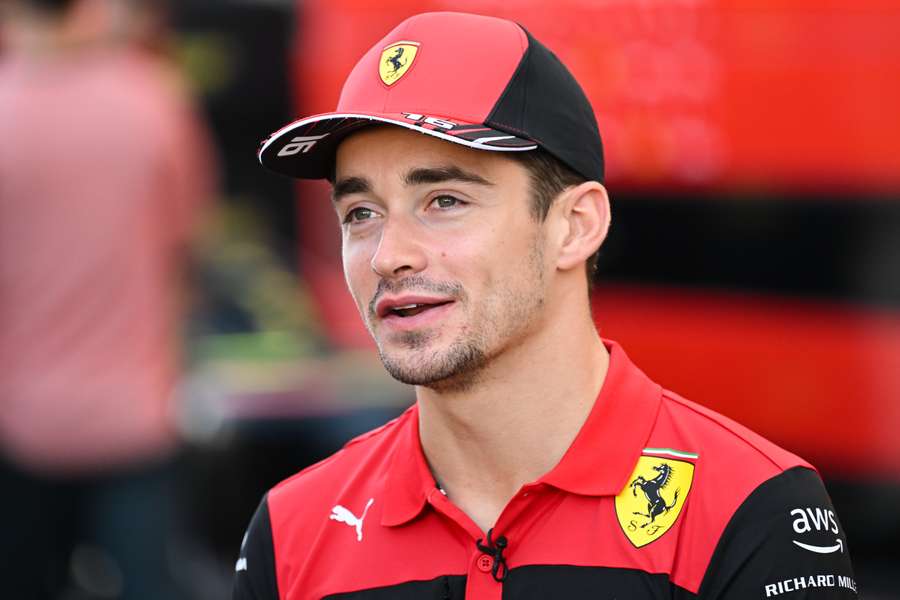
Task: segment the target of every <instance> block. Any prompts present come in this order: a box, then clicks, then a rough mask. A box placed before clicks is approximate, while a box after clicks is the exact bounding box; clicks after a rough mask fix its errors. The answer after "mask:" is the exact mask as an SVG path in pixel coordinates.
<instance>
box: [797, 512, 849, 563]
mask: <svg viewBox="0 0 900 600" xmlns="http://www.w3.org/2000/svg"><path fill="white" fill-rule="evenodd" d="M791 516H792V517H793V518H794V522H793V527H794V532H795V533H798V534H804V533H810V532H812V531H821V532H831V533H833V534H835V535H837V534H838V533H839V532H840V530H839V529H838V525H837V517H836V516H835V514H834V511H833V510H830V509H826V508H818V507H816V508H811V507H808V508H795V509H793V510H792V511H791ZM791 541H792V542H793V543H794V545H795V546H798V547H800V548H803V549H804V550H809V551H810V552H815V553H816V554H831V553H832V552H838V551H840V552H843V551H844V541H843V540H842V539H841V538H839V537H838V538H835V540H834V544H833V545H828V546H817V545H813V544H807V543H805V542H800V541H798V540H791Z"/></svg>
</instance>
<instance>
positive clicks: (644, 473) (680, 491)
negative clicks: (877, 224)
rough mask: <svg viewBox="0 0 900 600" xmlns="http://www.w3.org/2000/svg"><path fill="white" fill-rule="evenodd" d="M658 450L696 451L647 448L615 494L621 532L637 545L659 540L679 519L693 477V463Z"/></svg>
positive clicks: (684, 454) (685, 454)
mask: <svg viewBox="0 0 900 600" xmlns="http://www.w3.org/2000/svg"><path fill="white" fill-rule="evenodd" d="M651 451H653V452H655V453H657V454H664V455H675V456H678V457H679V458H681V456H685V458H693V459H695V460H696V458H697V455H696V454H691V453H688V452H683V451H678V450H671V449H668V448H663V449H659V448H648V449H647V450H645V454H644V455H643V456H641V457H640V458H639V459H638V462H637V465H635V467H634V472H633V473H632V474H631V477H629V478H628V480H627V481H628V482H629V483H628V485H626V486H625V489H623V490H622V491H621V492H619V495H618V496H616V502H615V504H616V518H617V519H618V521H619V526H620V527H621V528H622V533H624V534H625V536H626V537H627V538H628V540H629V541H630V542H631V543H632V544H634V546H635V547H636V548H640V547H642V546H646V545H647V544H649V543H651V542H655V541H656V540H658V539H659V538H660V537H661V536H662V535H663V534H664V533H665V532H666V531H668V530H669V529H671V528H672V527H673V526H674V525H675V523H676V522H677V521H678V516H679V515H680V514H681V510H682V509H683V508H684V503H685V501H686V500H687V498H688V495H689V494H690V491H691V483H693V480H694V463H693V462H688V461H687V460H676V459H673V458H664V457H663V456H659V455H656V456H654V455H649V456H648V454H647V453H649V452H651Z"/></svg>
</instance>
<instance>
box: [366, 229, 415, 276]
mask: <svg viewBox="0 0 900 600" xmlns="http://www.w3.org/2000/svg"><path fill="white" fill-rule="evenodd" d="M427 264H428V260H427V257H426V254H425V250H424V248H423V247H422V245H421V243H420V242H419V241H418V239H417V236H416V232H415V227H414V225H413V224H412V223H409V222H405V221H403V220H401V219H396V218H395V219H390V218H388V219H387V220H386V222H385V223H384V225H383V226H382V228H381V239H380V240H379V241H378V247H377V248H376V249H375V254H374V255H373V256H372V263H371V265H372V270H373V271H375V273H377V274H378V275H380V276H381V277H384V278H385V279H391V278H394V277H397V276H403V275H409V274H412V273H418V272H420V271H422V270H424V269H425V266H426V265H427Z"/></svg>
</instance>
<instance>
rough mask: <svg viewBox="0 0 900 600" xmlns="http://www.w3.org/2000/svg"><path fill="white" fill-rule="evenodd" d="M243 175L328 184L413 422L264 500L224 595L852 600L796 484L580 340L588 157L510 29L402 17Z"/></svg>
mask: <svg viewBox="0 0 900 600" xmlns="http://www.w3.org/2000/svg"><path fill="white" fill-rule="evenodd" d="M400 49H402V50H403V52H400V51H399V50H400ZM260 159H261V161H262V163H263V164H264V165H266V166H268V167H269V168H271V169H273V170H275V171H278V172H281V173H284V174H288V175H292V176H295V177H304V178H328V179H330V180H331V182H332V183H333V200H334V206H335V210H336V211H337V215H338V219H339V221H340V223H341V228H342V235H343V262H344V271H345V275H346V279H347V284H348V286H349V288H350V291H351V293H352V295H353V297H354V299H355V301H356V304H357V306H358V308H359V311H360V314H361V315H362V317H363V319H364V321H365V323H366V325H367V327H368V329H369V331H370V332H371V334H372V336H373V338H374V339H375V341H376V343H377V345H378V350H379V353H380V355H381V359H382V361H383V363H384V365H385V367H386V368H387V370H388V371H389V372H390V373H391V375H392V376H394V377H395V378H397V379H399V380H400V381H403V382H406V383H408V384H411V385H414V386H416V396H417V402H416V404H415V405H414V406H413V407H412V408H410V409H409V410H407V411H406V412H405V413H404V414H403V415H402V416H401V417H399V418H398V419H397V420H395V421H392V422H391V423H388V424H387V425H385V426H384V427H382V428H380V429H378V430H375V431H373V432H371V433H369V434H366V435H363V436H361V437H359V438H357V439H355V440H353V441H351V442H350V443H349V444H347V446H346V447H345V448H344V449H343V450H342V451H340V452H338V453H337V454H335V455H334V456H332V457H330V458H328V459H327V460H325V461H323V462H321V463H319V464H317V465H314V466H312V467H309V468H308V469H306V470H304V471H302V472H301V473H299V474H298V475H296V476H294V477H292V478H291V479H288V480H287V481H285V482H283V483H281V484H279V485H278V486H276V487H275V488H273V489H272V490H271V491H270V492H269V493H268V494H267V496H266V498H265V499H264V500H263V502H262V503H261V505H260V507H259V509H258V511H257V513H256V515H255V516H254V518H253V520H252V522H251V524H250V528H249V530H248V532H247V536H246V537H245V539H244V542H243V545H242V550H241V554H240V557H239V559H238V562H237V566H236V571H237V573H236V580H235V594H234V597H235V598H236V599H239V600H244V599H255V600H264V599H265V600H268V599H275V598H281V599H283V600H299V599H319V598H354V599H367V598H391V599H394V598H417V599H418V598H445V599H449V598H464V597H465V598H468V599H488V598H492V599H500V598H508V599H513V598H515V599H522V598H566V599H577V598H610V599H611V598H628V599H629V600H636V599H643V598H647V599H649V598H663V597H674V598H729V599H733V598H771V597H779V596H784V597H786V598H853V597H855V595H856V592H855V583H854V582H853V579H852V572H851V567H850V562H849V558H848V554H847V548H846V540H845V539H844V537H843V533H842V530H841V528H840V524H839V522H838V520H837V518H836V516H835V514H834V511H833V509H832V507H831V503H830V500H829V499H828V496H827V494H826V493H825V491H824V489H823V487H822V484H821V481H820V479H819V478H818V476H817V475H816V473H815V471H814V470H812V468H811V467H810V466H809V465H808V464H807V463H805V462H804V461H803V460H801V459H799V458H797V457H795V456H793V455H791V454H789V453H788V452H785V451H784V450H781V449H779V448H777V447H776V446H774V445H773V444H771V443H769V442H767V441H766V440H764V439H762V438H760V437H759V436H757V435H755V434H753V433H751V432H750V431H747V430H746V429H744V428H743V427H741V426H740V425H737V424H736V423H733V422H731V421H729V420H728V419H726V418H724V417H722V416H720V415H717V414H715V413H713V412H711V411H708V410H706V409H704V408H702V407H700V406H698V405H696V404H693V403H691V402H689V401H687V400H684V399H682V398H680V397H679V396H677V395H676V394H674V393H672V392H669V391H666V390H663V389H661V388H660V386H658V385H656V384H655V383H653V382H652V381H650V380H649V379H648V378H647V377H646V376H645V375H643V374H642V373H641V372H640V371H639V370H638V369H637V368H636V367H635V366H634V365H633V364H631V363H630V362H629V360H628V358H627V356H626V355H625V353H624V351H623V350H622V348H621V347H619V346H618V345H617V344H616V343H615V342H612V341H608V340H601V339H600V337H599V336H598V335H597V332H596V330H595V328H594V326H593V323H592V319H591V313H590V310H589V300H588V288H589V277H588V275H589V273H590V269H591V265H592V264H593V263H594V261H595V260H596V254H595V253H596V251H597V249H598V248H599V247H600V245H601V244H602V242H603V240H604V238H605V236H606V232H607V229H608V227H609V223H610V213H609V202H608V199H607V194H606V190H605V189H604V187H603V185H602V184H601V181H602V180H603V155H602V150H601V142H600V136H599V133H598V131H597V125H596V121H595V118H594V115H593V112H592V110H591V108H590V105H589V103H588V101H587V99H586V98H585V96H584V94H583V92H582V91H581V89H580V87H579V86H578V84H577V83H576V82H575V80H574V79H573V78H572V76H571V75H570V74H569V72H568V71H567V70H566V69H565V67H564V66H563V65H562V64H561V63H560V62H559V61H558V60H557V59H556V57H555V56H554V55H553V54H552V53H551V52H550V51H549V50H548V49H547V48H545V47H544V46H542V45H541V44H540V43H539V42H538V41H537V40H535V39H534V38H533V37H532V36H530V35H529V34H528V33H527V32H526V31H525V30H524V29H522V28H521V27H520V26H518V25H516V24H515V23H512V22H509V21H505V20H501V19H495V18H489V17H481V16H474V15H464V14H455V13H431V14H423V15H418V16H416V17H413V18H411V19H408V20H406V21H404V22H403V23H401V24H400V25H398V26H397V28H396V29H394V30H393V31H392V32H391V33H389V34H388V35H387V36H386V37H385V38H384V39H383V40H381V41H380V42H379V43H377V44H376V45H375V46H374V47H373V48H372V49H371V50H370V51H369V52H368V53H367V54H366V55H365V56H363V58H362V59H361V60H360V61H359V63H358V64H357V65H356V67H355V68H354V70H353V71H352V73H351V74H350V76H349V78H348V79H347V82H346V84H345V86H344V89H343V92H342V95H341V99H340V101H339V104H338V108H337V111H336V112H335V113H329V114H326V115H318V116H313V117H309V118H306V119H301V120H299V121H297V122H295V123H293V124H291V125H289V126H287V127H285V128H283V129H282V130H280V131H278V132H276V133H275V134H273V135H272V136H271V137H270V138H269V139H268V140H267V141H266V142H265V144H264V145H263V147H262V149H261V151H260Z"/></svg>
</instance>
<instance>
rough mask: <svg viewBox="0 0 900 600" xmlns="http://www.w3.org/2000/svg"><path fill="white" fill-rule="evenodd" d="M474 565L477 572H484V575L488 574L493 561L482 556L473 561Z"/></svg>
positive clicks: (484, 555)
mask: <svg viewBox="0 0 900 600" xmlns="http://www.w3.org/2000/svg"><path fill="white" fill-rule="evenodd" d="M475 565H476V566H477V567H478V570H479V571H484V572H485V573H490V572H491V568H492V567H493V566H494V559H493V558H491V557H490V556H488V555H487V554H482V555H481V556H479V557H478V559H477V560H476V561H475Z"/></svg>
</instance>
